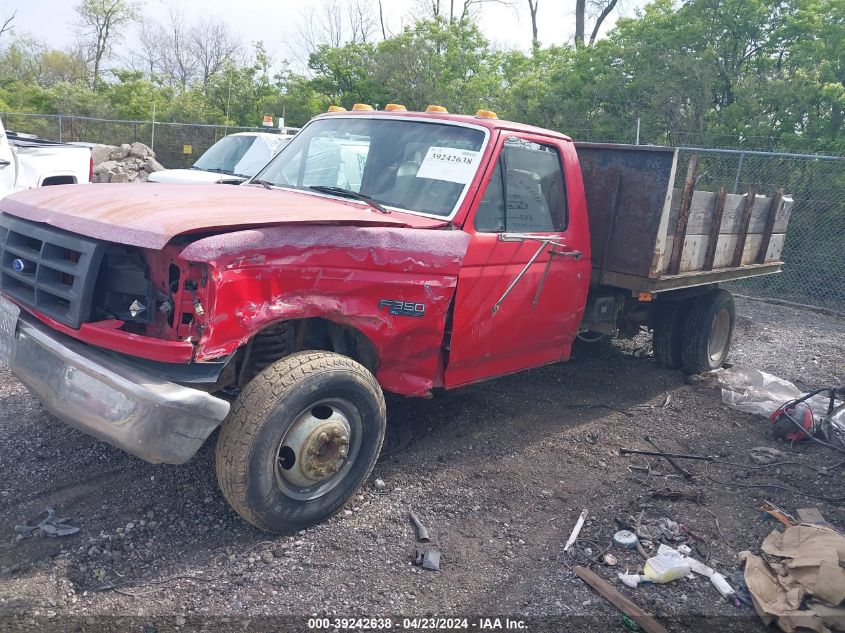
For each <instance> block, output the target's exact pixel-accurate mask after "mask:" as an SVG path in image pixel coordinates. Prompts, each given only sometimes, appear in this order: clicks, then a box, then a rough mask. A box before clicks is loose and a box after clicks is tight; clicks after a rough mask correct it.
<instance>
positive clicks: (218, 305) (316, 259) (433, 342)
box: [181, 226, 469, 396]
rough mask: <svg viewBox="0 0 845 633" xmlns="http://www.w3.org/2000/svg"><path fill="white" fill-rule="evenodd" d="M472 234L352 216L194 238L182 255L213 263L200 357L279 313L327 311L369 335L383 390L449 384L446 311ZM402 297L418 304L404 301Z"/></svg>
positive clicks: (422, 391) (231, 345)
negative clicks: (330, 222) (363, 221)
mask: <svg viewBox="0 0 845 633" xmlns="http://www.w3.org/2000/svg"><path fill="white" fill-rule="evenodd" d="M468 244H469V236H468V235H467V234H466V233H464V232H462V231H448V230H443V231H439V230H425V229H394V228H387V227H380V228H375V229H374V228H368V227H348V226H347V227H331V226H307V227H295V226H291V227H279V228H267V229H258V230H249V231H240V232H237V233H229V234H226V235H219V236H214V237H209V238H206V239H204V240H200V241H198V242H195V243H194V244H192V245H190V246H188V247H187V248H186V249H185V250H184V251H183V252H182V254H181V258H182V259H183V260H185V261H194V262H204V263H207V264H209V265H210V266H211V267H212V271H211V276H210V278H211V281H212V283H211V284H210V291H211V292H210V298H209V302H210V305H211V309H210V310H208V309H207V312H208V313H209V314H212V315H213V319H212V320H211V322H209V323H208V324H207V327H206V329H205V331H204V332H203V337H202V339H201V340H200V342H199V348H198V351H197V358H198V359H199V360H204V359H212V358H217V357H219V356H223V355H225V354H229V353H231V352H232V351H234V350H235V349H237V348H238V347H240V346H241V345H243V344H245V343H246V342H247V341H248V340H249V339H250V338H251V337H252V336H253V335H254V334H256V333H257V332H258V331H259V330H261V329H263V328H265V327H267V326H268V325H271V324H273V323H276V322H280V321H286V320H292V319H302V318H310V317H321V318H325V319H328V320H330V321H333V322H335V323H338V324H341V325H346V326H349V327H352V328H355V329H356V330H358V331H359V332H361V333H362V334H364V335H365V336H366V337H367V338H368V339H369V340H370V341H371V342H372V343H373V345H374V347H375V349H376V351H377V354H378V358H379V364H378V370H377V372H376V378H377V379H378V381H379V383H380V384H381V386H382V387H383V388H384V389H385V390H387V391H391V392H394V393H399V394H403V395H409V396H424V395H426V394H428V393H429V391H430V390H431V389H432V388H433V387H436V386H442V385H443V363H442V353H441V352H442V345H443V337H444V331H445V324H446V316H447V314H448V311H449V306H450V304H451V301H452V297H453V296H454V294H455V286H456V284H457V279H458V272H459V271H460V269H461V264H462V262H463V259H464V256H465V254H466V250H467V245H468ZM405 304H409V305H410V306H417V307H419V306H422V308H419V309H418V310H416V309H401V308H402V307H403V306H404V305H405ZM396 306H399V308H397V307H396Z"/></svg>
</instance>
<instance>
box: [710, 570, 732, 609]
mask: <svg viewBox="0 0 845 633" xmlns="http://www.w3.org/2000/svg"><path fill="white" fill-rule="evenodd" d="M710 582H711V583H713V586H714V587H716V591H718V592H719V594H720V595H721V596H722V597H723V598H724V599H725V600H727V601H728V602H733V600H734V596H735V595H736V592H735V591H734V590H733V587H731V586H730V584H728V580H727V578H725V577H724V576H723V575H722V574H720V573H719V572H714V573H713V574H711V575H710Z"/></svg>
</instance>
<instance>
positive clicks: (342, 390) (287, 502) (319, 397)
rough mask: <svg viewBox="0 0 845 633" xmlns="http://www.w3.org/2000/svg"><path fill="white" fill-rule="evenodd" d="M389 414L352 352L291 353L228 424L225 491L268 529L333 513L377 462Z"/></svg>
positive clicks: (258, 382) (295, 526) (219, 456)
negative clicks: (351, 355)
mask: <svg viewBox="0 0 845 633" xmlns="http://www.w3.org/2000/svg"><path fill="white" fill-rule="evenodd" d="M386 419H387V414H386V407H385V402H384V395H383V394H382V391H381V388H380V387H379V385H378V383H377V382H376V379H375V377H374V376H373V375H372V374H371V373H370V372H369V371H368V370H367V369H366V368H364V367H363V366H362V365H360V364H359V363H357V362H355V361H354V360H352V359H351V358H347V357H346V356H342V355H340V354H335V353H332V352H300V353H297V354H293V355H291V356H288V357H285V358H283V359H281V360H279V361H277V362H275V363H274V364H273V365H271V366H270V367H268V368H267V369H265V370H264V371H262V372H261V373H260V374H258V376H256V377H255V378H254V379H253V380H252V381H251V382H250V383H249V384H248V385H247V386H246V388H245V389H244V390H243V391H242V392H241V394H240V396H238V399H237V400H236V401H235V403H234V405H233V408H232V413H231V414H230V416H229V418H228V419H227V420H226V422H224V424H223V426H222V428H221V431H220V437H219V438H218V440H217V451H216V456H215V457H216V458H215V468H216V470H217V480H218V482H219V484H220V489H221V491H222V492H223V496H224V497H225V498H226V501H228V502H229V504H230V505H231V506H232V508H233V509H234V510H235V511H236V512H237V513H238V514H240V515H241V516H242V517H243V518H244V519H245V520H246V521H248V522H249V523H251V524H252V525H254V526H256V527H258V528H260V529H262V530H266V531H268V532H274V533H277V534H285V533H291V532H294V531H296V530H300V529H303V528H306V527H309V526H312V525H315V524H317V523H320V522H322V521H325V520H326V519H328V518H329V517H331V516H333V515H334V514H336V513H337V512H338V511H339V510H340V509H341V508H343V506H344V505H345V504H346V502H347V501H348V500H349V499H350V498H351V497H352V495H353V494H355V492H356V491H357V490H358V488H359V487H360V485H361V484H362V483H363V482H364V480H365V479H366V478H367V476H368V475H369V474H370V472H371V471H372V469H373V466H374V465H375V463H376V460H377V458H378V455H379V452H380V451H381V445H382V442H383V441H384V432H385V426H386Z"/></svg>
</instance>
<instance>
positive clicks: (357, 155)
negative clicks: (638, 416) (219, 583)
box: [0, 106, 792, 532]
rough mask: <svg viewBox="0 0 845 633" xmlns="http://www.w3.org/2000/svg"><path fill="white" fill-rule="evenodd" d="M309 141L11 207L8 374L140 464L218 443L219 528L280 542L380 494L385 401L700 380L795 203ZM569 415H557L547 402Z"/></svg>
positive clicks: (402, 149) (508, 142)
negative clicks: (242, 178) (636, 346)
mask: <svg viewBox="0 0 845 633" xmlns="http://www.w3.org/2000/svg"><path fill="white" fill-rule="evenodd" d="M334 110H335V111H334V112H330V113H327V114H323V115H321V116H318V117H316V118H315V119H313V120H312V121H311V122H310V123H309V124H308V125H307V126H306V127H305V128H304V129H303V130H302V131H301V132H300V133H299V134H297V136H296V137H295V138H294V139H293V140H292V141H291V142H290V144H289V145H287V146H286V147H285V148H284V149H283V150H282V151H281V152H280V153H279V154H278V155H277V156H276V157H275V158H274V159H273V160H272V161H271V162H270V163H269V164H268V165H267V166H266V167H265V168H264V169H263V170H262V171H261V172H259V173H258V174H257V175H256V176H255V177H254V178H253V179H252V180H251V181H250V182H248V183H246V184H244V185H242V186H240V187H221V186H217V185H207V186H206V185H197V186H191V187H186V186H180V185H157V186H151V185H150V186H147V185H138V184H126V185H112V184H108V185H89V186H85V187H82V186H73V185H67V186H56V187H49V188H47V189H39V190H32V191H27V192H22V193H18V194H15V195H13V196H9V197H7V198H5V199H3V200H2V202H0V210H2V216H0V256H2V260H1V261H0V360H2V361H3V362H5V363H6V364H8V365H9V367H10V368H11V371H12V372H13V373H14V375H15V376H17V377H18V379H19V380H20V381H21V382H22V383H23V384H24V385H26V387H27V388H28V389H29V390H30V391H31V392H32V393H33V394H34V395H35V396H36V397H37V398H38V399H39V400H40V401H41V403H42V404H43V405H44V407H45V408H46V409H48V410H49V411H50V412H52V413H53V414H54V415H56V416H57V417H58V418H60V419H62V420H64V421H65V422H67V423H69V424H71V425H72V426H74V427H76V428H78V429H81V430H82V431H84V432H86V433H89V434H91V435H93V436H96V437H98V438H101V439H103V440H105V441H107V442H109V443H111V444H113V445H115V446H117V447H120V448H122V449H124V450H126V451H128V452H130V453H132V454H134V455H137V456H138V457H141V458H142V459H145V460H147V461H151V462H167V463H173V464H179V463H184V462H186V461H187V460H189V459H190V458H191V457H192V456H193V455H194V454H195V453H196V451H197V450H198V449H199V447H200V446H201V445H202V444H203V442H205V441H206V440H207V439H208V437H209V436H210V435H211V434H212V433H213V432H214V431H215V430H216V429H217V428H218V427H220V431H219V436H218V437H217V451H216V469H217V475H218V479H219V483H220V487H221V489H222V491H223V494H224V495H225V497H226V499H227V500H228V501H229V503H230V504H231V505H232V507H233V508H234V509H235V510H236V511H237V512H238V513H239V514H240V515H241V516H242V517H243V518H245V519H246V520H247V521H249V522H250V523H252V524H254V525H256V526H258V527H260V528H262V529H265V530H269V531H273V532H288V531H291V530H295V529H299V528H302V527H305V526H308V525H312V524H314V523H317V522H319V521H322V520H324V519H326V518H327V517H329V516H331V515H332V514H334V513H336V512H337V511H338V510H339V509H340V508H342V507H343V505H344V504H345V503H346V502H347V500H348V499H349V498H350V497H351V496H352V495H353V493H354V492H355V491H356V489H357V488H358V487H359V486H360V485H361V483H362V482H363V481H364V480H365V478H366V477H367V476H368V474H369V473H370V471H371V469H372V468H373V465H374V463H375V461H376V458H377V457H378V454H379V451H380V448H381V444H382V440H383V438H384V433H385V423H386V415H387V412H386V408H385V401H384V397H383V391H390V392H393V393H396V394H402V395H406V396H428V395H430V394H431V393H432V391H433V390H435V389H438V388H446V389H451V388H455V387H461V386H463V385H467V384H471V383H474V382H477V381H480V380H486V379H489V378H494V377H496V376H502V375H504V374H508V373H511V372H515V371H520V370H523V369H529V368H532V367H538V366H540V365H544V364H547V363H556V362H560V361H565V360H567V359H568V358H569V357H570V354H571V349H572V344H573V341H574V340H575V339H576V337H581V338H583V339H585V340H595V339H597V338H599V337H602V336H633V335H635V334H637V333H638V332H640V330H641V328H642V327H643V326H647V327H650V328H652V329H653V330H654V352H655V357H656V358H657V360H658V362H660V363H662V364H663V365H666V366H668V367H674V368H681V367H683V368H684V369H686V370H687V371H690V372H700V371H702V370H707V369H710V368H714V367H718V366H720V365H721V364H722V362H723V361H724V359H725V355H726V354H727V352H728V348H729V345H730V340H731V335H732V332H733V325H734V304H733V300H732V298H731V295H730V294H729V293H728V292H726V291H725V290H722V289H719V288H718V287H717V285H716V284H717V283H718V282H720V281H725V280H731V279H737V278H741V277H749V276H752V275H758V274H766V273H773V272H777V271H778V270H779V269H780V266H781V262H780V261H779V259H780V253H781V249H782V248H783V239H784V233H785V228H786V223H787V221H788V217H789V211H790V208H791V204H792V203H791V200H790V199H789V198H788V197H787V196H784V195H783V192H782V191H777V192H769V193H770V194H771V195H770V197H765V196H760V195H757V194H756V193H754V192H748V193H747V194H744V195H734V194H727V193H726V192H725V191H724V190H721V191H718V192H706V191H696V190H695V184H696V169H697V162H698V160H697V158H696V157H693V158H692V159H691V160H690V164H689V165H688V166H687V173H686V179H685V181H684V178H682V177H681V176H678V180H679V181H684V182H683V186H682V187H680V188H679V189H675V188H674V182H675V180H676V170H677V169H678V152H677V150H675V149H671V148H662V147H641V146H615V145H589V144H583V145H582V144H575V143H573V141H572V140H571V139H570V138H568V137H566V136H564V135H563V134H559V133H557V132H554V131H550V130H546V129H540V128H536V127H529V126H526V125H521V124H518V123H511V122H507V121H500V120H498V119H496V118H495V115H494V114H493V113H490V112H486V111H480V112H479V113H478V114H477V115H476V116H457V115H450V114H448V113H445V112H442V111H436V110H438V109H437V108H434V109H433V110H435V111H426V112H406V111H404V109H403V108H401V107H397V106H391V107H389V108H386V111H381V112H376V111H373V110H372V109H371V108H369V109H368V108H364V107H359V108H356V109H355V110H353V111H351V112H345V111H338V110H340V109H339V108H334ZM561 397H565V396H563V395H562V396H561Z"/></svg>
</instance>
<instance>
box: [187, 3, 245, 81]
mask: <svg viewBox="0 0 845 633" xmlns="http://www.w3.org/2000/svg"><path fill="white" fill-rule="evenodd" d="M191 48H192V49H193V53H194V57H195V58H196V62H197V67H198V72H199V80H200V81H201V82H202V84H203V86H207V85H208V82H209V80H210V79H211V78H212V77H214V76H215V75H217V74H218V73H220V72H221V71H222V70H223V68H224V67H225V66H226V65H232V64H236V63H237V61H238V58H239V57H240V56H241V55H242V53H243V44H242V42H241V40H240V39H238V37H236V36H235V35H234V34H233V33H232V31H231V30H230V28H229V26H228V25H227V24H226V23H225V22H223V21H222V20H213V19H202V20H200V21H199V22H198V23H197V24H196V25H195V26H194V27H193V28H192V29H191Z"/></svg>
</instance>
